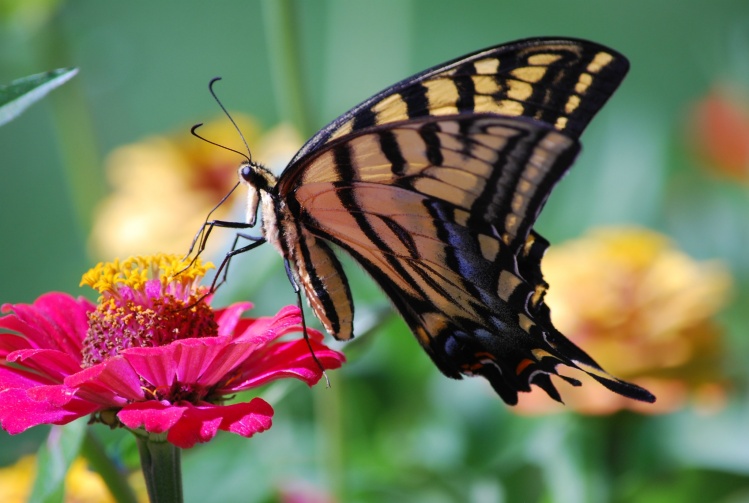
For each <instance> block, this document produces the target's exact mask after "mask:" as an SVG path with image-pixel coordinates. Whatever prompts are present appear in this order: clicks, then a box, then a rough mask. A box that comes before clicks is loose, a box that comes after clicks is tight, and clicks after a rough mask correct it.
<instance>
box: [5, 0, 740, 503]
mask: <svg viewBox="0 0 749 503" xmlns="http://www.w3.org/2000/svg"><path fill="white" fill-rule="evenodd" d="M549 35H564V36H572V37H578V38H585V39H590V40H594V41H597V42H600V43H603V44H605V45H608V46H610V47H612V48H615V49H616V50H618V51H620V52H622V53H623V54H625V55H626V56H627V57H628V58H629V59H630V61H631V63H632V69H631V72H630V75H629V76H628V77H627V79H626V80H625V82H624V84H623V85H622V87H621V88H620V90H619V91H618V92H617V93H616V95H615V96H614V98H613V99H612V100H611V101H610V102H609V103H608V104H607V105H606V107H605V108H604V110H603V111H602V112H601V113H600V114H599V116H598V117H597V118H596V119H595V120H594V121H593V122H592V124H591V126H590V128H589V130H588V131H587V132H586V133H585V134H584V135H583V138H582V142H583V146H584V149H583V153H582V154H581V156H580V158H579V159H578V161H577V164H576V166H575V167H574V169H573V170H572V171H571V172H570V174H569V175H568V177H567V178H566V179H565V180H564V181H563V182H562V183H561V184H560V186H559V187H558V188H557V189H556V191H555V192H554V194H553V195H552V197H551V199H550V201H549V204H548V205H547V208H546V209H545V211H544V213H543V215H542V217H541V219H540V221H539V223H538V225H537V227H536V228H537V230H538V231H539V232H540V233H541V234H542V235H544V236H545V237H547V238H548V239H549V240H550V241H551V242H552V251H551V253H554V248H555V247H556V248H558V249H559V253H558V254H557V255H554V257H553V258H552V256H550V257H549V262H548V264H547V263H546V262H545V263H544V271H545V274H546V275H547V278H548V279H549V280H550V283H551V285H552V286H551V293H550V298H549V303H550V304H551V306H552V312H553V314H554V313H557V314H555V315H554V319H555V322H556V323H557V324H558V325H560V328H562V330H563V331H565V332H566V333H567V334H568V335H569V336H570V337H572V338H575V337H578V339H577V340H581V341H582V342H581V343H582V344H584V346H585V348H586V349H587V350H589V352H590V353H591V354H592V355H593V356H594V357H595V358H597V359H599V360H600V361H601V362H602V363H604V366H607V367H608V368H609V370H611V371H612V372H613V373H616V374H618V375H620V376H622V377H626V378H629V379H634V380H636V381H637V382H641V383H643V384H645V385H647V386H650V387H651V388H652V389H653V390H654V391H656V394H657V395H659V402H658V404H657V405H656V406H654V407H652V408H647V407H635V408H634V409H633V408H632V407H631V406H629V405H628V404H624V403H620V402H618V401H612V400H611V398H610V396H608V395H610V394H609V393H608V392H603V393H601V392H600V390H598V389H597V388H598V385H597V384H596V383H594V382H591V381H590V380H585V385H584V386H583V388H581V389H572V388H570V387H569V386H564V385H560V390H561V392H562V394H563V396H564V397H565V399H566V400H567V401H568V407H566V408H563V409H559V408H554V407H549V403H548V400H546V398H545V397H542V396H540V394H539V392H540V390H537V391H536V392H535V393H533V394H531V395H529V396H526V397H523V400H522V401H521V406H520V407H519V408H518V409H509V408H508V407H506V406H505V405H504V404H503V403H501V401H500V400H499V399H498V398H497V397H496V396H494V394H493V392H492V391H491V389H490V388H489V386H488V384H487V383H485V382H483V381H481V380H478V379H475V380H464V381H460V382H458V381H451V380H448V379H446V378H444V377H442V376H441V375H440V374H439V372H438V371H437V370H436V368H434V367H433V365H432V364H431V362H430V361H429V359H428V358H427V357H426V355H425V354H423V352H422V351H421V349H420V348H419V347H418V345H417V343H416V342H415V340H414V339H413V337H412V336H411V335H409V333H408V330H407V328H406V327H405V325H404V323H403V322H402V321H401V320H400V319H398V318H397V317H396V316H393V315H392V313H391V311H390V310H389V307H388V302H387V300H386V299H385V298H384V297H383V296H382V294H381V293H379V291H378V289H377V287H376V286H374V285H373V284H372V282H371V281H370V280H369V279H368V278H366V276H365V275H364V274H363V273H362V272H361V271H360V269H359V268H358V267H357V266H356V265H354V264H351V263H350V262H347V264H346V266H347V270H348V271H349V276H350V280H351V283H352V288H353V290H354V292H355V299H356V308H357V332H358V333H360V334H361V336H360V337H359V338H358V339H357V340H356V341H355V342H353V343H350V344H348V345H346V346H343V348H344V351H345V352H346V353H347V356H348V358H349V363H348V364H347V365H345V366H344V368H343V369H342V370H340V371H336V372H332V373H331V374H332V375H331V376H330V377H331V381H332V387H331V388H330V389H324V388H323V387H322V386H318V387H316V388H315V389H312V390H309V389H307V388H306V387H305V386H304V385H302V384H298V385H284V386H283V387H271V388H269V389H267V390H265V394H266V395H267V398H268V399H269V400H270V401H271V403H273V405H274V407H275V409H276V416H275V419H274V427H273V428H272V429H271V430H270V431H269V432H266V433H263V434H262V435H259V436H257V437H256V438H253V439H250V440H244V439H238V438H236V437H233V436H232V435H229V434H223V435H221V434H220V435H219V436H218V437H217V439H215V440H214V441H212V442H210V443H209V444H208V445H204V446H199V447H196V448H194V449H192V450H190V451H188V452H186V453H185V455H184V482H185V493H186V499H187V501H192V502H197V501H226V502H231V501H236V502H245V501H261V502H265V501H319V502H327V501H340V502H342V501H364V502H380V501H425V502H427V501H428V502H463V501H470V502H495V501H496V502H501V501H512V502H514V501H524V502H606V501H611V502H648V503H650V502H652V503H655V502H673V501H680V502H698V501H699V502H705V501H714V502H725V503H729V502H730V503H737V502H743V501H749V397H748V396H747V383H748V382H749V370H748V369H747V362H748V361H749V333H748V332H749V330H748V327H749V253H747V250H749V219H748V217H749V3H747V2H746V1H745V0H717V1H713V2H704V1H701V0H679V1H678V2H676V1H665V0H664V1H660V2H651V1H646V0H632V1H628V2H616V3H614V2H596V1H593V0H570V1H566V2H559V1H556V0H543V1H541V0H539V1H534V2H497V1H473V2H468V1H464V2H457V1H446V0H422V1H416V0H414V1H405V0H382V1H377V2H372V1H359V0H356V1H344V0H327V1H319V2H310V1H308V2H304V1H278V2H271V1H267V2H260V1H225V2H199V1H193V0H184V1H181V2H160V3H156V2H146V1H143V0H134V1H130V2H119V3H113V2H100V1H97V0H75V1H63V0H56V1H54V0H33V1H30V0H17V1H10V0H2V1H0V82H2V83H8V82H10V81H11V80H13V79H15V78H19V77H22V76H25V75H29V74H33V73H38V72H42V71H46V70H49V69H53V68H59V67H66V66H75V67H79V68H80V73H79V75H78V76H77V77H75V78H74V79H73V80H72V81H71V82H70V83H68V84H66V85H65V86H63V87H62V88H61V89H59V90H56V91H54V92H53V93H52V95H51V96H50V97H48V98H47V99H45V100H43V101H42V102H41V103H40V104H37V105H35V106H33V107H32V108H31V109H30V110H28V111H27V112H26V113H25V114H24V115H23V116H21V117H20V118H18V119H17V120H15V121H14V122H12V123H10V124H8V125H6V126H4V127H2V128H0V156H1V157H0V163H2V171H1V172H0V210H1V211H2V213H1V215H2V218H0V236H3V240H2V248H1V250H2V251H0V253H1V254H2V255H1V260H0V301H1V302H3V303H4V302H31V301H33V300H34V299H35V298H36V297H37V296H38V295H40V294H42V293H44V292H47V291H52V290H55V291H64V292H69V293H71V294H74V295H81V294H84V295H89V296H90V294H89V293H88V292H85V291H83V290H82V289H80V288H79V287H78V283H79V281H80V276H81V274H82V273H83V272H85V270H87V269H88V268H89V267H91V266H92V265H94V264H95V263H96V262H97V261H99V260H108V259H111V258H113V257H114V256H115V255H125V254H130V253H146V252H149V251H154V248H156V249H159V250H161V251H173V252H176V253H180V252H184V251H186V250H187V247H188V245H189V241H190V237H191V236H192V234H193V233H194V232H195V230H196V229H197V226H198V225H199V223H200V221H201V219H202V218H205V215H206V214H207V212H208V211H209V210H210V208H211V207H212V206H213V205H214V204H216V203H217V202H218V201H219V200H220V199H221V197H222V196H223V194H224V193H225V192H226V191H227V190H228V188H229V187H230V186H231V185H232V184H233V183H234V181H235V176H236V174H235V173H236V172H235V168H236V165H237V163H238V162H239V161H240V160H241V159H240V158H239V156H236V155H234V154H231V153H227V152H225V151H221V150H220V149H217V148H215V147H212V146H210V145H207V144H204V143H202V142H200V141H199V140H197V139H195V138H192V137H191V136H190V135H189V128H190V126H191V125H192V124H194V123H198V122H206V123H212V125H209V126H208V127H206V128H205V130H204V134H205V135H206V136H208V137H209V138H211V139H213V140H216V141H219V142H221V143H223V144H226V145H229V146H232V147H234V148H239V149H243V147H242V143H241V140H240V139H239V138H238V136H237V135H236V133H235V132H234V131H233V130H232V129H231V128H230V127H229V126H227V124H226V121H225V119H223V118H222V117H221V113H220V110H219V108H218V106H217V105H216V103H215V102H214V101H213V99H212V98H211V97H210V95H209V94H208V91H207V83H208V81H209V80H210V78H212V77H214V76H217V75H220V76H222V77H223V81H222V82H221V83H219V84H218V86H217V90H218V92H219V94H220V97H221V99H222V101H223V103H224V104H225V105H226V106H227V108H229V109H230V110H231V111H232V112H233V113H235V114H236V117H237V119H238V121H239V122H240V124H241V125H242V129H243V131H244V133H245V135H246V136H247V138H248V141H249V143H250V147H251V148H252V149H253V156H254V157H255V158H256V159H258V160H261V161H264V162H266V163H268V164H270V165H271V166H273V167H276V168H278V167H282V166H283V160H284V159H288V158H290V157H291V155H292V154H293V153H294V151H295V149H296V148H298V147H299V146H301V142H302V141H303V139H305V138H307V137H309V136H310V135H311V134H312V133H314V131H316V130H317V129H319V128H320V127H322V126H324V125H325V124H326V123H328V122H329V121H330V120H332V119H334V118H335V117H337V116H338V115H339V114H341V113H343V112H345V111H346V110H347V109H349V108H350V107H352V106H353V105H355V104H356V103H358V102H360V101H362V100H363V99H365V98H367V97H368V96H370V95H371V94H373V93H375V92H377V91H379V90H380V89H382V88H384V87H386V86H388V85H390V84H392V83H394V82H396V81H398V80H400V79H402V78H404V77H406V76H408V75H411V74H413V73H415V72H417V71H420V70H423V69H424V68H427V67H429V66H432V65H435V64H438V63H441V62H443V61H447V60H449V59H452V58H454V57H457V56H459V55H462V54H465V53H468V52H472V51H474V50H477V49H480V48H483V47H486V46H490V45H494V44H498V43H503V42H508V41H511V40H515V39H519V38H526V37H532V36H549ZM234 199H235V200H231V201H230V202H228V203H227V204H226V205H224V207H223V208H222V210H221V211H224V212H225V213H219V215H223V216H224V217H227V218H229V217H234V218H240V217H241V206H242V197H241V196H237V197H236V198H234ZM231 240H232V236H231V235H230V234H229V233H223V234H222V233H218V232H217V235H216V236H214V238H213V240H212V241H211V247H210V249H209V250H208V253H209V254H210V255H211V257H212V258H214V259H216V258H218V259H220V257H221V254H222V252H225V251H226V250H227V249H228V248H229V246H231ZM547 266H548V267H547ZM548 268H552V270H548ZM571 272H574V273H575V274H576V275H575V274H571ZM565 273H567V274H566V275H565ZM556 278H558V279H556ZM555 279H556V281H557V283H555ZM555 289H556V290H557V292H555ZM553 294H555V297H554V298H552V297H551V295H553ZM240 299H242V300H245V299H249V300H252V301H253V302H254V303H255V305H256V308H255V314H257V315H263V314H270V313H272V312H275V311H276V310H278V309H279V308H280V307H281V306H283V305H286V304H291V303H294V302H295V297H294V295H293V292H292V290H291V288H290V287H289V285H288V282H287V280H286V276H285V273H284V271H283V264H282V261H281V259H280V258H279V257H277V256H276V255H275V254H274V251H273V250H272V249H271V248H270V247H263V248H262V249H259V250H256V251H253V252H252V253H251V254H248V255H246V256H243V257H241V258H240V259H239V260H237V261H235V262H234V263H233V264H232V273H231V275H230V280H229V283H228V284H227V285H226V286H225V287H224V288H223V289H222V290H221V292H220V293H219V296H218V299H217V300H218V303H226V302H230V301H235V300H240ZM599 301H600V303H599ZM558 318H559V319H558ZM562 325H564V326H562ZM565 327H567V328H565ZM611 341H615V343H611ZM568 373H571V372H568ZM92 430H93V433H94V434H95V436H96V437H97V438H98V439H99V440H100V441H101V442H102V444H103V445H105V446H106V449H107V451H108V452H109V454H110V455H111V456H112V457H113V458H115V459H116V460H117V461H118V462H119V463H121V464H122V466H123V467H135V466H137V455H136V453H135V450H134V444H133V443H132V441H131V439H130V437H129V435H127V434H125V433H123V432H118V431H109V430H107V429H106V428H105V427H103V426H101V425H98V426H94V427H93V428H92ZM46 433H47V430H46V429H45V428H38V429H36V430H33V431H30V432H27V433H25V434H23V435H19V436H17V437H9V436H7V435H5V434H0V464H1V465H3V466H5V467H10V468H8V469H9V470H12V469H13V468H12V467H13V466H14V463H15V462H16V461H17V460H18V459H19V458H21V457H22V456H24V455H27V454H33V452H34V451H35V450H36V448H37V446H38V445H39V443H40V442H42V441H43V439H44V437H45V435H46ZM295 498H296V499H295Z"/></svg>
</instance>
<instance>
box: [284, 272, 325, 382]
mask: <svg viewBox="0 0 749 503" xmlns="http://www.w3.org/2000/svg"><path fill="white" fill-rule="evenodd" d="M283 265H284V267H285V268H286V276H287V277H288V278H289V282H290V283H291V287H292V288H293V289H294V293H295V294H296V305H297V307H299V314H301V316H302V332H303V333H304V340H305V342H307V347H308V348H309V352H310V354H311V355H312V358H313V359H314V360H315V363H316V364H317V366H318V367H319V368H320V371H321V372H322V375H323V377H325V387H326V388H330V379H328V374H326V373H325V367H323V366H322V363H320V360H318V359H317V355H315V350H314V349H312V343H311V342H310V340H309V335H307V322H306V320H305V319H304V308H303V307H302V289H301V288H299V284H297V282H296V279H294V274H293V273H292V271H291V264H290V263H289V261H288V260H284V261H283Z"/></svg>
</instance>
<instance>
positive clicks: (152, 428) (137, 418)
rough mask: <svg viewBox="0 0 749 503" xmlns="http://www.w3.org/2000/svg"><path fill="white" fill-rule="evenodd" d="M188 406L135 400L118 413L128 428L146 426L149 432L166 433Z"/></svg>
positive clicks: (118, 416)
mask: <svg viewBox="0 0 749 503" xmlns="http://www.w3.org/2000/svg"><path fill="white" fill-rule="evenodd" d="M186 409H187V407H183V406H176V405H172V404H170V403H169V402H167V401H163V402H157V401H156V400H148V401H146V402H135V403H131V404H130V405H126V406H125V407H123V408H122V410H121V411H119V412H118V413H117V418H118V419H119V420H120V421H121V422H122V424H124V425H125V426H127V427H128V428H132V429H137V428H141V427H142V428H144V429H145V430H146V431H147V432H149V433H164V432H165V431H167V430H168V429H170V428H172V427H173V426H174V425H175V424H176V423H177V421H179V420H180V418H181V417H182V415H183V414H184V413H185V410H186Z"/></svg>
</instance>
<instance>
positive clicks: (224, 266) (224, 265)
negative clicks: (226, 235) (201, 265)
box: [210, 222, 265, 292]
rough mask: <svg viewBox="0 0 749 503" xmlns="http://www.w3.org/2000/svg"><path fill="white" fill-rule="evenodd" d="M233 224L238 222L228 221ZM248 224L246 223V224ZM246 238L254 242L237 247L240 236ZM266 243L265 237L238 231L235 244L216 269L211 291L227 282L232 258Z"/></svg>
mask: <svg viewBox="0 0 749 503" xmlns="http://www.w3.org/2000/svg"><path fill="white" fill-rule="evenodd" d="M228 223H232V224H236V223H237V222H228ZM245 225H246V224H245ZM233 228H241V227H233ZM240 237H241V238H245V239H249V240H251V241H252V243H250V244H248V245H246V246H243V247H241V248H237V247H236V246H237V243H238V242H239V238H240ZM263 243H265V238H263V237H259V236H248V235H246V234H242V233H237V235H236V236H235V238H234V244H233V245H232V247H231V251H229V252H228V253H227V254H226V255H224V260H222V261H221V264H220V265H219V266H218V269H217V270H216V275H215V276H214V277H213V282H212V283H211V290H210V291H211V292H215V291H216V289H217V288H218V287H219V286H221V285H222V284H224V283H225V282H226V278H227V273H228V271H229V262H230V261H231V259H232V258H233V257H235V256H237V255H241V254H242V253H245V252H248V251H250V250H252V249H253V248H257V247H258V246H260V245H261V244H263ZM221 272H223V273H224V274H223V277H222V278H221V281H220V282H219V281H218V278H219V277H221Z"/></svg>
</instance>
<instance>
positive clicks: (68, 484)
mask: <svg viewBox="0 0 749 503" xmlns="http://www.w3.org/2000/svg"><path fill="white" fill-rule="evenodd" d="M35 477H36V458H35V457H34V456H24V457H22V458H21V459H19V460H18V461H17V462H16V464H14V465H11V466H8V467H5V468H2V469H0V501H2V502H3V503H25V502H26V501H29V496H30V495H31V486H32V484H33V482H34V478H35ZM142 478H143V477H142V475H141V476H140V479H141V482H140V483H139V481H138V480H137V479H136V480H134V482H135V484H136V485H137V486H139V487H138V489H137V493H138V500H139V501H148V495H147V494H146V490H145V485H144V484H143V483H142ZM140 486H142V487H140ZM64 501H65V503H109V502H112V503H114V501H115V499H114V498H113V497H112V495H111V494H110V492H109V489H107V486H106V485H105V484H104V482H103V481H102V479H101V477H100V476H99V474H97V473H96V472H93V471H91V470H90V469H89V468H88V465H87V464H86V462H85V461H84V460H83V459H80V458H79V459H77V460H75V461H74V462H73V464H72V465H71V466H70V469H69V470H68V473H67V475H66V476H65V499H64Z"/></svg>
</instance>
